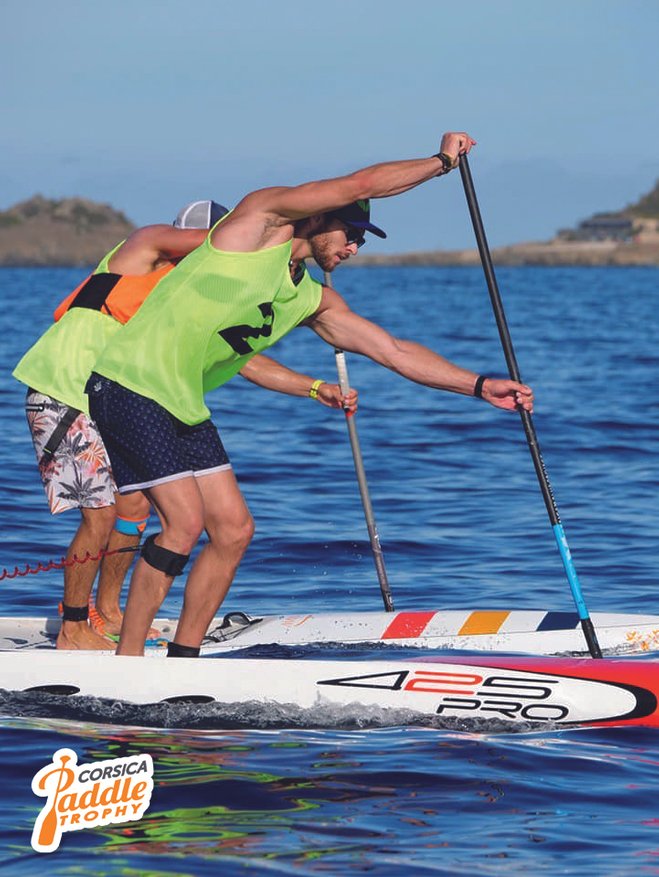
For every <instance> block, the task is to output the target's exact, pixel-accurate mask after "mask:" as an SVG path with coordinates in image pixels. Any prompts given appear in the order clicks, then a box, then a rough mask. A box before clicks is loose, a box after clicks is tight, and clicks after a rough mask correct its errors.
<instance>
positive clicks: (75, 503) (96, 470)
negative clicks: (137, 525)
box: [25, 389, 117, 515]
mask: <svg viewBox="0 0 659 877" xmlns="http://www.w3.org/2000/svg"><path fill="white" fill-rule="evenodd" d="M67 411H68V406H67V405H64V404H62V403H61V402H58V401H57V400H56V399H53V398H51V397H50V396H46V395H44V394H43V393H38V392H36V391H35V390H32V389H30V390H28V393H27V397H26V399H25V413H26V415H27V422H28V426H29V427H30V432H31V433H32V441H33V443H34V450H35V452H36V455H37V464H38V466H39V473H40V475H41V480H42V481H43V485H44V488H45V490H46V496H47V497H48V504H49V505H50V511H51V514H53V515H57V514H59V513H60V512H65V511H66V510H67V509H80V508H86V509H98V508H104V507H105V506H109V505H114V494H115V492H116V489H117V488H116V486H115V483H114V479H113V477H112V470H111V469H110V463H109V461H108V457H107V454H106V452H105V447H104V445H103V441H102V439H101V436H100V434H99V432H98V429H97V428H96V424H95V423H94V421H93V420H90V419H89V417H88V416H87V415H86V414H84V413H83V412H81V413H80V414H79V415H78V416H77V417H76V419H75V420H74V421H73V423H72V424H71V426H70V427H69V429H68V431H67V432H66V433H65V435H64V437H63V438H62V441H61V442H60V444H59V447H58V448H57V449H56V450H55V452H54V453H53V455H52V457H50V459H48V460H44V459H43V456H44V447H45V446H46V444H47V443H48V440H49V439H50V437H51V436H52V434H53V432H54V431H55V429H56V428H57V425H58V424H59V422H60V421H61V420H62V418H63V417H64V415H65V414H66V412H67Z"/></svg>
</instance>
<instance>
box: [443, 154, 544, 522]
mask: <svg viewBox="0 0 659 877" xmlns="http://www.w3.org/2000/svg"><path fill="white" fill-rule="evenodd" d="M460 175H461V176H462V185H463V186H464V190H465V195H466V197H467V206H468V207H469V213H470V215H471V222H472V224H473V226H474V233H475V235H476V243H477V244H478V252H479V253H480V257H481V262H482V265H483V272H484V274H485V280H486V281H487V288H488V290H489V293H490V301H491V302H492V309H493V311H494V318H495V320H496V323H497V328H498V330H499V337H500V338H501V346H502V347H503V353H504V356H505V358H506V365H507V366H508V374H509V375H510V377H511V378H512V380H513V381H518V382H519V383H522V379H521V377H520V372H519V366H518V365H517V358H516V357H515V350H514V348H513V343H512V340H511V338H510V331H509V329H508V323H507V322H506V314H505V312H504V310H503V302H502V301H501V294H500V293H499V287H498V285H497V279H496V277H495V275H494V266H493V264H492V257H491V256H490V248H489V247H488V245H487V238H486V237H485V230H484V228H483V220H482V219H481V213H480V210H479V207H478V201H477V200H476V192H475V191H474V182H473V180H472V178H471V171H470V170H469V161H468V159H467V156H466V155H463V156H461V157H460ZM518 410H519V414H520V417H521V419H522V424H523V426H524V432H525V433H526V440H527V442H528V445H529V450H530V452H531V458H532V459H533V465H534V467H535V472H536V475H537V477H538V482H539V484H540V489H541V491H542V497H543V499H544V501H545V506H546V507H547V514H548V515H549V520H550V521H551V523H552V526H553V525H554V524H560V522H561V519H560V517H559V514H558V508H557V507H556V501H555V500H554V494H553V492H552V489H551V485H550V483H549V476H548V475H547V470H546V469H545V463H544V460H543V459H542V454H541V453H540V445H539V444H538V438H537V435H536V432H535V427H534V425H533V421H532V419H531V415H530V414H529V412H528V411H526V410H525V409H524V408H522V407H521V406H519V407H518Z"/></svg>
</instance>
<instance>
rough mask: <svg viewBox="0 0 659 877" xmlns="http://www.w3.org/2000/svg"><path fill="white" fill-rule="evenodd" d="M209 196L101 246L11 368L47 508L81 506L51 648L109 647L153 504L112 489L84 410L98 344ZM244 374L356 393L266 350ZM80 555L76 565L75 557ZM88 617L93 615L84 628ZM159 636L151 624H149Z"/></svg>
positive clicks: (168, 259) (197, 238) (175, 250)
mask: <svg viewBox="0 0 659 877" xmlns="http://www.w3.org/2000/svg"><path fill="white" fill-rule="evenodd" d="M226 212H227V211H226V209H225V208H223V207H222V206H221V205H219V204H217V203H216V202H213V201H201V202H193V204H191V205H188V206H187V207H186V208H184V209H183V210H182V211H181V212H180V213H179V216H178V217H177V220H176V221H175V223H174V227H172V226H167V225H156V226H150V227H148V228H144V229H139V230H138V231H136V232H134V233H133V234H132V235H131V236H130V237H129V238H128V239H127V240H126V241H125V242H122V243H121V244H119V245H118V246H117V247H115V248H114V249H113V250H112V251H111V252H110V253H108V254H107V255H106V256H105V257H104V258H103V259H102V260H101V262H100V264H99V265H98V267H97V268H96V270H95V271H94V273H93V274H91V275H90V276H89V277H88V278H86V279H85V280H84V281H83V282H82V283H81V284H80V286H78V287H77V288H76V289H75V290H74V291H73V292H72V293H71V294H70V295H69V296H67V298H66V299H64V301H63V302H62V303H61V304H60V305H59V306H58V308H57V309H56V311H55V315H54V316H55V323H54V324H53V325H52V326H51V327H50V328H49V329H48V331H47V332H45V333H44V335H42V336H41V338H40V339H39V340H38V341H37V342H36V344H35V345H34V346H33V347H31V348H30V350H29V351H28V352H27V353H26V354H25V356H24V357H23V358H22V359H21V361H20V362H19V363H18V365H17V366H16V369H15V370H14V376H15V377H16V378H17V379H18V380H20V381H22V382H23V383H24V384H26V385H27V387H28V393H27V398H26V414H27V418H28V424H29V426H30V429H31V432H32V438H33V442H34V445H35V451H36V454H37V461H38V465H39V470H40V474H41V477H42V480H43V482H44V487H45V490H46V495H47V497H48V501H49V504H50V509H51V512H52V514H58V513H59V512H62V511H65V510H67V509H70V508H79V509H80V513H81V521H80V525H79V527H78V530H77V532H76V534H75V535H74V537H73V540H72V542H71V544H70V546H69V549H68V552H67V560H69V561H71V563H70V564H69V565H68V566H66V567H65V570H64V599H63V606H62V612H63V618H62V626H61V629H60V633H59V636H58V639H57V647H58V648H64V649H108V648H112V647H113V643H112V642H111V641H110V640H108V638H107V635H116V634H118V633H119V630H120V627H121V621H122V613H121V609H120V605H119V597H120V594H121V588H122V584H123V580H124V577H125V575H126V572H127V571H128V568H129V566H130V564H131V562H132V559H133V555H132V552H131V551H130V549H133V548H136V547H137V545H138V544H139V541H140V538H141V533H142V531H143V530H144V528H145V526H146V522H147V520H148V517H149V513H150V504H149V501H148V500H147V499H146V497H145V496H144V494H143V493H142V492H139V491H138V492H135V493H131V494H127V495H121V494H118V493H117V492H116V486H115V482H114V479H113V476H112V472H111V469H110V465H109V461H108V459H107V454H106V452H105V448H104V446H103V442H102V439H101V437H100V435H99V433H98V430H97V428H96V426H95V424H94V422H93V421H92V420H91V419H90V418H89V416H88V407H87V397H86V395H85V394H84V392H83V388H84V385H85V381H86V380H87V378H88V376H89V373H90V371H91V368H92V366H93V364H94V362H95V360H96V358H97V356H98V355H99V354H100V352H101V351H102V349H103V347H104V346H105V344H107V343H108V341H109V339H110V338H111V337H112V336H113V334H114V333H115V332H116V331H117V330H118V329H119V328H120V326H121V324H123V323H126V322H127V321H128V320H129V319H130V318H131V317H132V316H133V315H134V314H135V312H136V311H137V309H138V308H139V307H140V306H141V304H142V303H143V301H144V299H145V298H146V296H147V295H148V294H149V293H150V292H151V291H152V290H153V288H154V287H155V286H156V284H157V283H158V282H159V281H160V280H161V279H162V278H163V277H164V276H165V275H166V274H168V273H169V272H170V271H171V270H172V268H173V267H174V265H175V264H176V262H177V261H178V260H179V259H180V258H182V257H184V256H185V255H187V254H188V253H189V252H190V251H191V250H193V249H194V248H195V247H197V246H199V245H200V244H201V243H202V242H203V240H204V239H205V237H206V235H207V233H208V232H207V230H208V228H210V227H211V226H212V225H213V224H215V222H217V220H218V219H219V218H220V217H221V216H223V215H224V214H225V213H226ZM242 373H243V376H244V377H246V378H247V379H248V380H251V381H253V382H254V383H257V384H259V385H260V386H264V387H266V388H268V389H273V390H277V391H279V392H284V393H289V394H291V395H298V396H308V395H309V391H310V389H311V388H312V387H313V394H312V397H313V398H315V399H317V400H318V401H319V402H321V403H322V404H324V405H327V406H330V407H334V408H341V407H343V406H345V407H347V408H348V409H352V410H354V408H355V406H356V393H355V392H354V391H351V392H350V393H349V394H348V395H346V396H345V397H344V396H343V395H342V394H341V391H340V389H339V387H338V385H336V384H327V383H325V382H317V381H316V382H314V381H313V379H312V378H310V377H308V376H306V375H302V374H300V373H298V372H293V371H292V370H290V369H287V368H286V367H285V366H282V365H280V364H279V363H276V362H275V361H274V360H271V359H269V358H268V357H258V359H257V360H256V361H252V362H250V363H249V364H247V365H246V367H245V369H244V370H243V372H242ZM104 549H106V550H107V551H108V552H110V551H116V550H117V549H119V550H120V549H128V550H127V551H125V552H123V553H118V554H113V555H110V556H105V557H103V560H102V562H101V563H100V569H101V572H100V578H99V586H98V593H97V601H96V606H95V607H94V606H92V607H91V611H90V607H89V603H90V597H91V592H92V587H93V583H94V579H95V577H96V572H97V570H98V567H99V561H98V560H97V559H93V558H97V557H98V555H99V554H100V553H101V552H102V551H103V550H104ZM88 555H89V556H90V558H92V559H89V560H87V561H86V562H82V563H79V562H76V561H75V558H76V557H77V558H79V559H80V560H83V559H84V558H86V557H87V556H88ZM88 619H90V620H91V621H92V624H91V625H90V624H89V623H88ZM152 633H153V634H157V631H152Z"/></svg>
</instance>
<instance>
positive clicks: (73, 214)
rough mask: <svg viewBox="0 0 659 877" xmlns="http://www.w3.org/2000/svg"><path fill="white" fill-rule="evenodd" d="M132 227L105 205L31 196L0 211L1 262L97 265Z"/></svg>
mask: <svg viewBox="0 0 659 877" xmlns="http://www.w3.org/2000/svg"><path fill="white" fill-rule="evenodd" d="M134 228H135V226H134V225H133V223H132V222H130V220H128V219H127V218H126V217H125V216H124V214H123V213H120V212H119V211H118V210H115V209H114V208H113V207H110V206H109V205H107V204H97V203H95V202H94V201H87V200H85V199H84V198H64V199H62V200H60V201H55V200H51V199H48V198H43V197H42V196H41V195H35V196H34V197H33V198H30V199H29V200H28V201H21V202H20V204H15V205H14V206H13V207H10V208H9V210H4V211H0V265H13V266H44V265H49V266H51V265H67V266H78V265H96V264H97V263H98V262H99V261H100V260H101V259H102V258H103V256H104V255H105V254H106V253H107V252H108V250H110V249H112V247H114V246H115V244H117V243H119V241H121V240H123V239H124V238H125V237H126V236H127V235H129V234H130V233H131V231H133V229H134Z"/></svg>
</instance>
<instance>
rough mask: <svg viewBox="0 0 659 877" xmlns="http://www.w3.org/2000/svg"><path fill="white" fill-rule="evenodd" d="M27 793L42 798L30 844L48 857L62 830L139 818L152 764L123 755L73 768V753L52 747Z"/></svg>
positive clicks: (145, 802) (146, 801)
mask: <svg viewBox="0 0 659 877" xmlns="http://www.w3.org/2000/svg"><path fill="white" fill-rule="evenodd" d="M32 791H33V792H34V794H35V795H39V796H40V797H41V798H46V799H47V800H46V803H45V804H44V806H43V809H42V810H41V812H40V813H39V815H38V816H37V820H36V822H35V823H34V830H33V832H32V846H33V848H34V849H35V850H36V851H37V852H38V853H52V852H53V851H54V850H56V849H57V848H58V847H59V845H60V841H61V839H62V834H63V833H64V832H65V831H80V829H81V828H95V827H96V826H99V825H112V824H116V823H119V822H136V821H137V820H138V819H141V818H142V816H143V815H144V814H145V812H146V810H147V807H148V806H149V803H150V802H151V792H152V791H153V760H152V758H151V756H150V755H129V756H126V757H125V758H114V759H112V760H109V761H98V762H96V763H92V764H78V756H77V755H76V754H75V752H73V751H72V750H71V749H58V750H57V752H56V753H55V754H54V755H53V760H52V763H51V764H47V765H46V766H45V767H42V768H41V770H39V771H37V773H36V774H35V776H34V779H33V780H32Z"/></svg>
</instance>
